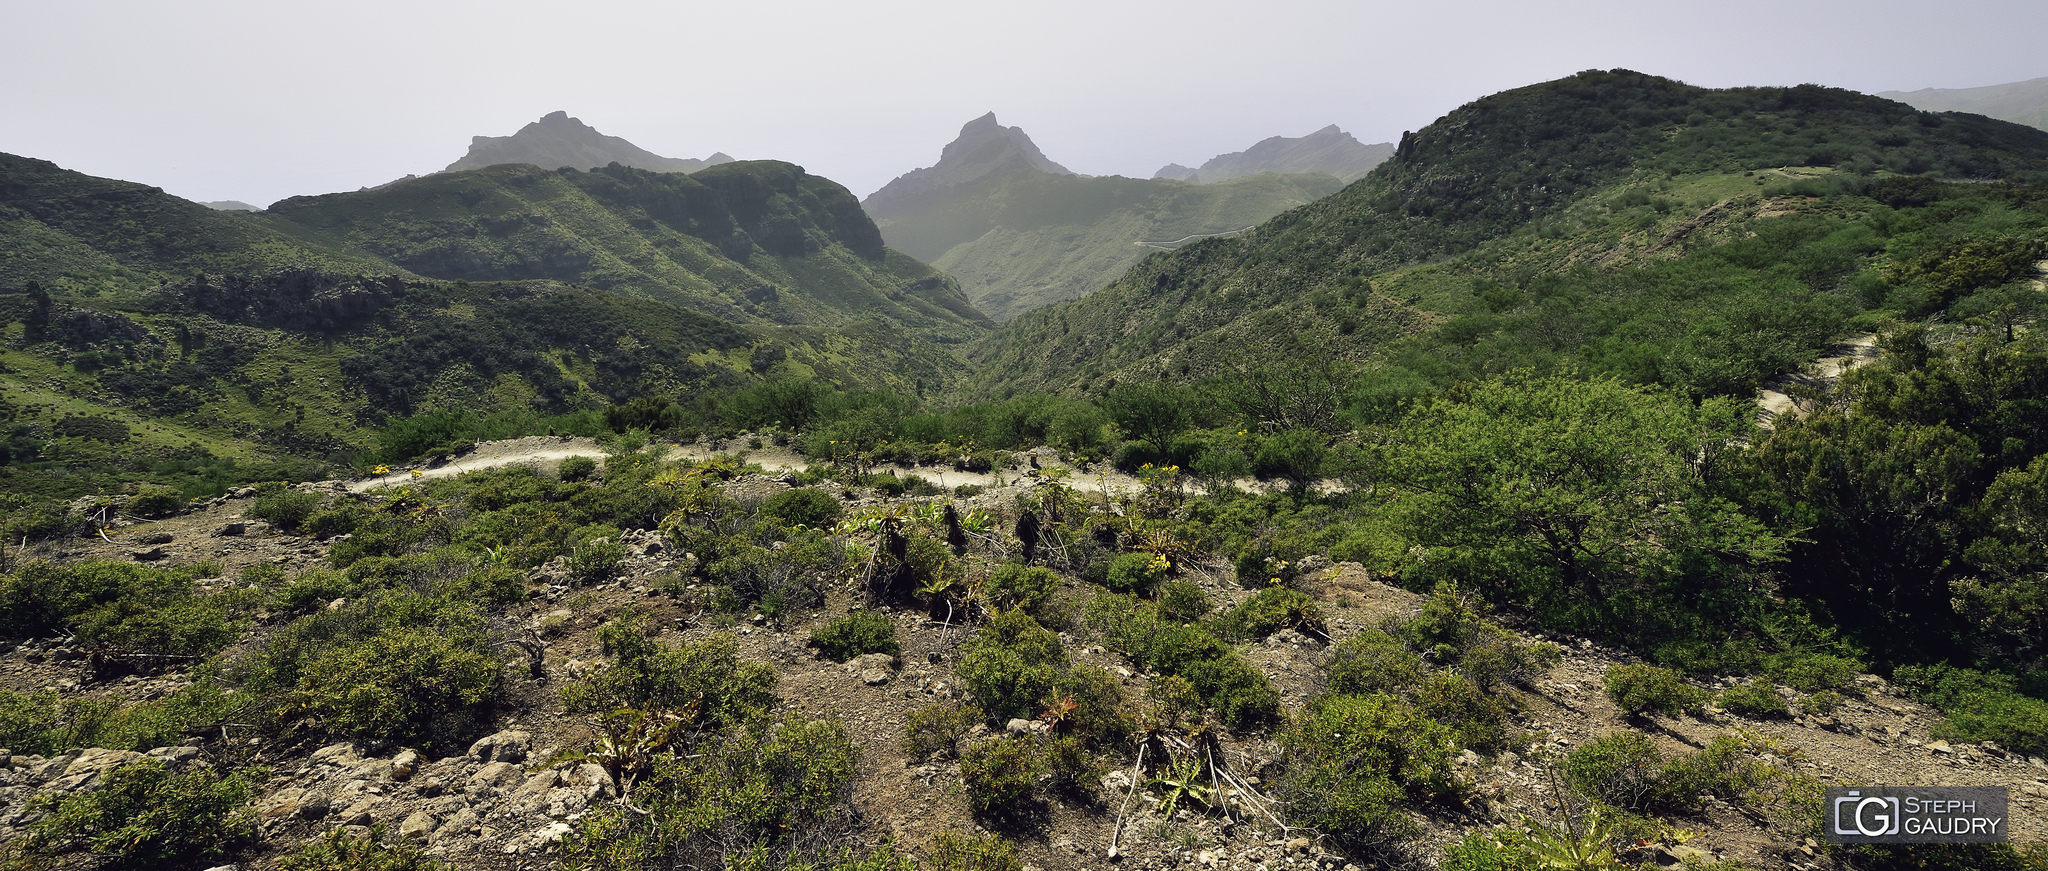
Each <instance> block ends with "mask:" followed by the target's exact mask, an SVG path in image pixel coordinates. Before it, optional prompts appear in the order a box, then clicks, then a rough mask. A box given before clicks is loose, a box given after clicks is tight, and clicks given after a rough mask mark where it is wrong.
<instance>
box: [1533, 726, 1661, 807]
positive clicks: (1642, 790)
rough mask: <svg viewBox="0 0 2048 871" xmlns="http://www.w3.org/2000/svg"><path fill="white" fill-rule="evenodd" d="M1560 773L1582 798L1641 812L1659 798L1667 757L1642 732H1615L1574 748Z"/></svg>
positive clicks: (1560, 764)
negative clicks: (1660, 781)
mask: <svg viewBox="0 0 2048 871" xmlns="http://www.w3.org/2000/svg"><path fill="white" fill-rule="evenodd" d="M1558 773H1559V774H1561V775H1563V777H1564V782H1565V784H1566V785H1568V786H1570V787H1571V788H1572V789H1574V790H1576V791H1578V793H1579V794H1581V795H1584V796H1588V797H1590V798H1597V799H1599V800H1600V801H1602V802H1605V803H1607V804H1610V805H1613V806H1614V807H1618V808H1622V809H1624V810H1638V811H1639V810H1643V809H1645V808H1647V807H1648V806H1649V804H1650V803H1651V801H1653V800H1654V799H1655V798H1656V796H1657V793H1658V782H1659V780H1660V778H1662V777H1663V773H1664V753H1663V751H1660V750H1658V749H1657V745H1656V743H1655V742H1653V741H1651V740H1650V738H1649V736H1647V735H1644V734H1643V733H1641V732H1635V731H1622V732H1615V733H1613V734H1611V735H1605V736H1602V737H1600V738H1596V739H1594V740H1592V741H1589V742H1587V743H1585V744H1581V745H1579V746H1578V747H1575V748H1573V749H1572V751H1571V752H1570V753H1568V754H1566V755H1565V757H1564V760H1563V761H1562V762H1560V763H1559V764H1558Z"/></svg>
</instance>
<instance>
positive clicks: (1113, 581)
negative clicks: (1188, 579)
mask: <svg viewBox="0 0 2048 871" xmlns="http://www.w3.org/2000/svg"><path fill="white" fill-rule="evenodd" d="M1169 571H1170V570H1169V569H1168V567H1167V561H1166V558H1165V557H1162V556H1159V555H1158V554H1151V553H1142V552H1138V553H1126V554H1118V555H1117V557H1116V559H1113V560H1110V561H1109V574H1108V575H1107V576H1105V577H1104V579H1103V585H1104V586H1106V587H1108V588H1110V589H1111V590H1114V591H1116V592H1119V593H1137V594H1139V595H1149V594H1150V593H1151V592H1152V588H1154V587H1156V586H1158V585H1159V582H1161V581H1163V580H1165V579H1166V576H1167V574H1168V573H1169Z"/></svg>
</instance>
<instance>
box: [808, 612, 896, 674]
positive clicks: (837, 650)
mask: <svg viewBox="0 0 2048 871" xmlns="http://www.w3.org/2000/svg"><path fill="white" fill-rule="evenodd" d="M811 646H812V647H815V648H817V649H818V652H819V653H821V654H824V656H825V657H826V658H827V659H830V660H832V661H833V662H845V661H847V660H849V659H852V658H854V657H856V656H860V655H862V654H865V653H886V654H889V655H890V656H895V655H896V654H897V653H898V652H899V650H900V648H899V647H898V646H897V644H896V621H894V620H891V619H889V616H888V615H887V614H883V613H880V612H877V611H855V612H853V613H851V614H848V615H846V616H844V617H841V618H839V619H837V620H834V621H832V622H830V623H827V624H825V625H824V626H821V627H819V628H818V629H817V630H816V631H813V632H812V633H811Z"/></svg>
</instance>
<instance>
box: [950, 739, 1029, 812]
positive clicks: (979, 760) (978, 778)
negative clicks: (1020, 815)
mask: <svg viewBox="0 0 2048 871" xmlns="http://www.w3.org/2000/svg"><path fill="white" fill-rule="evenodd" d="M1044 772H1045V760H1044V758H1043V757H1042V756H1041V755H1040V754H1039V752H1038V746H1037V742H1036V741H1035V740H1033V739H1031V738H1024V737H1011V736H1005V737H1002V738H998V739H996V740H994V741H990V742H987V743H985V744H977V745H975V746H973V747H970V748H968V750H967V752H966V753H965V754H963V755H962V756H961V757H960V778H961V780H962V781H963V782H964V783H965V784H966V786H967V803H968V804H969V805H972V806H973V807H974V809H975V810H976V811H992V810H1001V809H1003V808H1007V807H1009V806H1011V805H1014V804H1016V803H1018V802H1020V801H1023V800H1024V799H1026V798H1029V797H1030V795H1031V789H1032V787H1033V786H1034V785H1036V784H1037V783H1038V776H1039V775H1040V774H1043V773H1044Z"/></svg>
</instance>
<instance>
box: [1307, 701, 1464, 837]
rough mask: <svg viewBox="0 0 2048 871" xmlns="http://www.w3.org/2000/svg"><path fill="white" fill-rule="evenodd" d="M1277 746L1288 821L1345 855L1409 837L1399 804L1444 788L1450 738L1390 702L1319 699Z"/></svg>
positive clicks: (1447, 778)
mask: <svg viewBox="0 0 2048 871" xmlns="http://www.w3.org/2000/svg"><path fill="white" fill-rule="evenodd" d="M1277 739H1278V741H1279V743H1280V746H1281V748H1282V749H1283V750H1284V751H1285V753H1286V775H1285V778H1284V780H1283V781H1282V785H1281V789H1280V796H1281V798H1283V799H1284V800H1285V801H1286V804H1287V808H1288V813H1289V815H1290V816H1292V817H1293V818H1294V821H1295V822H1296V823H1297V824H1299V825H1305V826H1311V827H1314V828H1316V829H1319V830H1321V831H1323V832H1325V833H1327V834H1328V835H1329V837H1330V838H1331V839H1332V840H1333V841H1334V842H1335V843H1336V844H1337V845H1338V846H1340V847H1342V848H1343V849H1344V850H1345V851H1346V852H1354V853H1356V852H1364V853H1369V852H1373V851H1376V850H1379V849H1381V848H1383V847H1385V846H1387V845H1388V844H1390V843H1391V842H1394V841H1399V840H1405V839H1407V838H1408V837H1411V836H1412V835H1413V833H1414V832H1415V826H1414V823H1412V822H1410V821H1409V819H1408V816H1407V814H1406V812H1405V811H1404V810H1403V808H1402V807H1401V804H1402V803H1403V800H1404V799H1407V798H1418V799H1419V798H1422V797H1425V796H1428V795H1432V794H1438V793H1442V792H1445V791H1447V790H1449V788H1450V776H1451V764H1450V759H1451V750H1450V746H1451V734H1450V730H1448V729H1447V728H1445V727H1444V726H1443V725H1442V724H1440V723H1437V722H1435V721H1434V720H1431V719H1429V718H1427V717H1424V716H1422V714H1421V713H1420V712H1418V711H1416V710H1415V709H1414V708H1413V707H1411V706H1409V705H1408V704H1407V703H1406V702H1403V701H1401V700H1400V699H1396V698H1394V697H1392V696H1388V695H1380V694H1375V695H1370V696H1324V697H1322V698H1320V699H1317V700H1316V701H1315V702H1314V703H1312V704H1311V705H1310V706H1309V709H1308V710H1307V711H1305V712H1303V714H1302V716H1301V717H1300V718H1299V719H1296V720H1295V721H1294V722H1293V723H1291V724H1289V725H1288V727H1287V728H1286V729H1283V730H1281V732H1280V734H1279V735H1278V736H1277Z"/></svg>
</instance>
